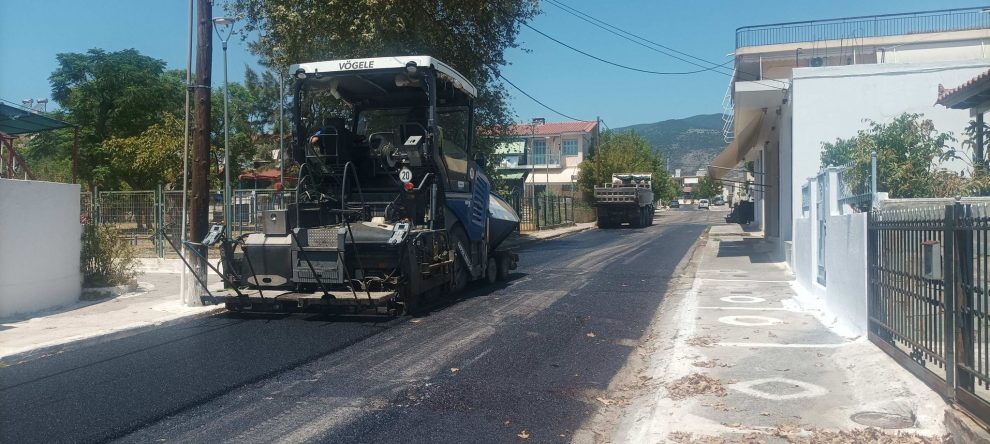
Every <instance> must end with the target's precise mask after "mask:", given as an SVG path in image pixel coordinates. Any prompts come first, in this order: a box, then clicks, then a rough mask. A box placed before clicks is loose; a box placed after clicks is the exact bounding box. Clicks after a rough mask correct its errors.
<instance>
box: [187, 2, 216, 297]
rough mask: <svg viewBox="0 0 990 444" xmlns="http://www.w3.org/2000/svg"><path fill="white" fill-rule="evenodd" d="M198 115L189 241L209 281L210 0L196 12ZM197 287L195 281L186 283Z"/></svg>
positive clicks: (197, 292)
mask: <svg viewBox="0 0 990 444" xmlns="http://www.w3.org/2000/svg"><path fill="white" fill-rule="evenodd" d="M196 19H197V28H196V85H195V88H196V95H195V96H196V97H195V108H196V115H195V118H194V121H193V154H192V155H193V162H192V186H191V188H192V192H191V197H190V206H189V221H190V224H189V241H190V242H191V243H193V245H194V246H195V248H196V250H197V251H198V252H199V253H200V254H201V255H202V257H200V256H199V255H197V254H195V253H193V254H191V255H190V256H191V257H190V258H189V262H190V264H192V265H193V268H195V273H196V274H197V275H199V276H200V277H201V278H202V279H203V281H204V282H205V280H206V261H205V260H203V258H205V257H206V254H207V250H206V247H204V246H202V245H200V244H199V242H201V241H202V240H203V238H204V237H205V236H206V232H207V230H208V229H209V222H210V221H209V213H210V184H209V175H210V85H211V77H212V76H211V71H212V67H213V4H212V2H211V1H210V0H197V9H196ZM187 283H189V285H197V284H196V280H195V279H193V280H187ZM204 292H205V291H204V289H201V288H197V289H196V290H195V291H188V292H184V293H183V294H184V296H185V297H184V300H183V302H184V303H185V305H189V306H193V305H202V302H201V301H200V300H199V297H198V295H200V294H203V293H204Z"/></svg>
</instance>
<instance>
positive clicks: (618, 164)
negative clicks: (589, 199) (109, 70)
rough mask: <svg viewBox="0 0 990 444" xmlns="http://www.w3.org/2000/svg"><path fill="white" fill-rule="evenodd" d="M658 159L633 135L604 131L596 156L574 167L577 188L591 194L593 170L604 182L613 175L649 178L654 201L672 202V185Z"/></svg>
mask: <svg viewBox="0 0 990 444" xmlns="http://www.w3.org/2000/svg"><path fill="white" fill-rule="evenodd" d="M663 165H664V164H663V158H662V156H661V155H660V154H659V153H657V152H654V151H653V149H652V148H650V143H649V142H648V141H647V140H646V139H644V138H643V137H642V136H639V135H637V134H634V133H615V132H613V131H606V132H604V133H602V134H601V141H600V143H599V146H598V149H597V150H596V152H594V153H592V155H591V157H590V158H589V159H587V160H585V161H584V162H581V164H580V165H579V166H578V171H579V173H578V187H579V188H580V189H581V191H583V192H585V193H587V194H591V193H593V192H594V189H595V185H601V184H598V183H595V177H596V174H595V172H596V169H598V177H600V178H601V180H602V181H607V180H609V178H611V177H612V175H613V174H618V173H644V172H649V173H651V174H652V175H653V180H652V182H653V194H654V196H655V197H656V198H658V199H664V200H668V199H672V198H673V196H674V195H675V193H676V185H675V184H674V182H673V180H671V178H670V174H668V173H667V170H666V169H665V168H664V166H663Z"/></svg>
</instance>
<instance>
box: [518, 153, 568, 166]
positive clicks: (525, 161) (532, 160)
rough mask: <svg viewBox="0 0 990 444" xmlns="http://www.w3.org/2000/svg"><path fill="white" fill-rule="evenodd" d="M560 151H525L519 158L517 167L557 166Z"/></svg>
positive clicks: (558, 164)
mask: <svg viewBox="0 0 990 444" xmlns="http://www.w3.org/2000/svg"><path fill="white" fill-rule="evenodd" d="M558 167H560V153H542V154H541V153H535V154H534V153H527V154H526V155H525V156H523V157H522V158H521V159H519V168H558Z"/></svg>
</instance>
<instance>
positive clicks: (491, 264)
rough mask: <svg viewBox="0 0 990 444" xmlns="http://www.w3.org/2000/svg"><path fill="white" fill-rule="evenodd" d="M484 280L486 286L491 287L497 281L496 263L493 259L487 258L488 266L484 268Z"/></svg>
mask: <svg viewBox="0 0 990 444" xmlns="http://www.w3.org/2000/svg"><path fill="white" fill-rule="evenodd" d="M485 280H486V281H487V282H488V285H492V284H494V283H495V281H496V280H498V263H497V262H496V261H495V258H494V257H489V258H488V266H487V267H485Z"/></svg>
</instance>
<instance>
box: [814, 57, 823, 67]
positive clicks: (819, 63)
mask: <svg viewBox="0 0 990 444" xmlns="http://www.w3.org/2000/svg"><path fill="white" fill-rule="evenodd" d="M811 66H813V67H815V68H818V67H819V66H825V59H823V58H821V57H814V58H812V59H811Z"/></svg>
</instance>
